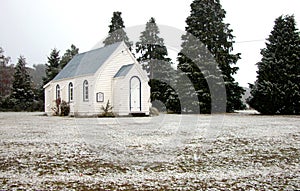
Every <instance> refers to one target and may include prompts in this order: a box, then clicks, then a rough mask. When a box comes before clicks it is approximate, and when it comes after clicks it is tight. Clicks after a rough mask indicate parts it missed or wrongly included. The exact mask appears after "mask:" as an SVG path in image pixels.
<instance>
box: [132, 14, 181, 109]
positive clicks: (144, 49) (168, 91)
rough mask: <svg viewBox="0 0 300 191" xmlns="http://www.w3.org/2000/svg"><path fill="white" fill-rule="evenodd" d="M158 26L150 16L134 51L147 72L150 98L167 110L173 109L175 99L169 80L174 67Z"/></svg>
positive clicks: (170, 80)
mask: <svg viewBox="0 0 300 191" xmlns="http://www.w3.org/2000/svg"><path fill="white" fill-rule="evenodd" d="M159 33H160V32H159V28H158V26H157V25H156V22H155V19H154V18H153V17H152V18H151V19H150V20H149V22H147V24H146V28H145V31H143V32H141V36H140V41H139V42H137V43H136V52H137V53H138V54H139V55H140V57H139V58H137V60H138V61H139V62H140V63H141V64H142V66H143V68H144V69H145V70H146V71H147V72H148V76H149V78H150V81H149V85H150V87H151V100H152V101H155V100H159V101H161V102H163V103H164V104H165V106H166V107H167V109H168V110H172V111H174V110H175V108H174V106H173V102H174V101H176V97H175V96H173V95H174V90H173V89H172V87H171V85H170V82H172V78H174V72H175V71H174V69H173V68H172V66H171V59H170V58H168V51H167V48H166V46H165V45H164V39H163V38H161V37H159Z"/></svg>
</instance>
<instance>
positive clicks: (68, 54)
mask: <svg viewBox="0 0 300 191" xmlns="http://www.w3.org/2000/svg"><path fill="white" fill-rule="evenodd" d="M78 53H79V48H77V47H76V46H75V45H73V44H72V45H71V48H70V49H68V50H66V52H65V54H64V55H63V56H62V57H61V61H60V68H61V69H63V68H64V67H65V66H66V65H67V64H68V63H69V62H70V61H71V60H72V58H73V57H74V56H75V55H76V54H78Z"/></svg>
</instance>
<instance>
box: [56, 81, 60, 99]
mask: <svg viewBox="0 0 300 191" xmlns="http://www.w3.org/2000/svg"><path fill="white" fill-rule="evenodd" d="M58 98H60V87H59V85H58V84H57V85H56V99H58Z"/></svg>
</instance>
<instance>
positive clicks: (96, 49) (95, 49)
mask: <svg viewBox="0 0 300 191" xmlns="http://www.w3.org/2000/svg"><path fill="white" fill-rule="evenodd" d="M121 43H122V41H120V42H116V43H113V44H110V45H107V46H105V45H104V46H102V47H99V48H94V49H91V50H88V51H85V52H82V53H79V54H76V55H75V56H77V55H83V54H86V53H89V52H93V51H98V50H100V49H104V48H109V47H111V46H113V45H117V44H121Z"/></svg>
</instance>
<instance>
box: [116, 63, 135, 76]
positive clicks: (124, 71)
mask: <svg viewBox="0 0 300 191" xmlns="http://www.w3.org/2000/svg"><path fill="white" fill-rule="evenodd" d="M133 65H134V64H128V65H124V66H122V67H121V68H120V70H119V71H118V72H117V73H116V74H115V76H114V78H117V77H121V76H126V75H127V74H128V72H129V71H130V70H131V68H132V67H133Z"/></svg>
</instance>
